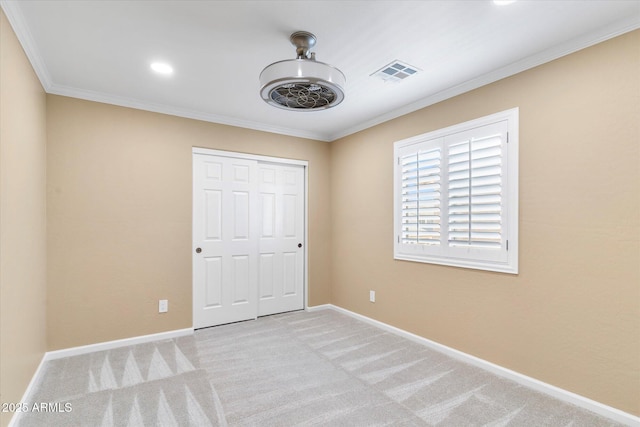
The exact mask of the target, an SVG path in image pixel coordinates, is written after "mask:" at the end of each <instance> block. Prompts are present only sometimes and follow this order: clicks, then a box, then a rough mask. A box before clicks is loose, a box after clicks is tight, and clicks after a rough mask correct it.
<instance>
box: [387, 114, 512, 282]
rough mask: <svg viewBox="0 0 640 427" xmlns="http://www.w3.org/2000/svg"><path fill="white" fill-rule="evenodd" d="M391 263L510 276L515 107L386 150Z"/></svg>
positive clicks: (400, 143) (396, 144) (404, 141)
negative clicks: (390, 163) (390, 167)
mask: <svg viewBox="0 0 640 427" xmlns="http://www.w3.org/2000/svg"><path fill="white" fill-rule="evenodd" d="M394 224H395V225H394V227H395V230H394V231H395V233H394V234H395V237H394V238H395V241H394V258H395V259H399V260H405V261H417V262H426V263H433V264H444V265H451V266H456V267H466V268H475V269H481V270H490V271H499V272H504V273H513V274H517V273H518V109H517V108H514V109H511V110H507V111H503V112H500V113H496V114H492V115H490V116H486V117H482V118H480V119H476V120H472V121H469V122H466V123H462V124H459V125H455V126H451V127H448V128H445V129H440V130H437V131H434V132H429V133H426V134H423V135H418V136H416V137H413V138H409V139H405V140H402V141H398V142H396V143H395V144H394Z"/></svg>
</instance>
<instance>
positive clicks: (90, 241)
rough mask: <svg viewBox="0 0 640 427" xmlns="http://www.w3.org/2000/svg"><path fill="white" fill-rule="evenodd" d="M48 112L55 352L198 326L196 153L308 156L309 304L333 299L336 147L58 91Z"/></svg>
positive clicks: (51, 316) (52, 343)
mask: <svg viewBox="0 0 640 427" xmlns="http://www.w3.org/2000/svg"><path fill="white" fill-rule="evenodd" d="M47 117H48V127H47V132H48V133H47V135H48V152H47V166H48V171H47V184H48V185H47V188H48V199H47V202H48V254H49V269H48V280H49V283H48V286H49V302H48V315H47V325H48V346H49V350H55V349H60V348H67V347H73V346H78V345H84V344H91V343H97V342H102V341H109V340H114V339H120V338H127V337H132V336H138V335H145V334H152V333H157V332H163V331H168V330H174V329H181V328H189V327H191V326H192V310H191V305H192V300H191V193H192V174H191V160H192V158H191V148H192V147H194V146H196V147H207V148H215V149H220V150H229V151H238V152H243V153H255V154H261V155H268V156H277V157H286V158H293V159H302V160H308V161H309V223H310V228H309V242H308V248H309V302H310V305H318V304H325V303H328V302H329V301H330V295H329V290H330V284H329V277H330V275H329V271H328V266H329V264H330V260H329V258H330V253H329V249H330V240H329V235H330V222H329V221H330V200H329V164H330V158H329V156H330V146H329V144H327V143H326V142H320V141H311V140H305V139H300V138H293V137H286V136H281V135H276V134H269V133H264V132H257V131H251V130H247V129H240V128H235V127H231V126H224V125H217V124H212V123H206V122H200V121H196V120H188V119H184V118H178V117H173V116H167V115H162V114H156V113H149V112H145V111H139V110H133V109H129V108H122V107H115V106H112V105H106V104H99V103H95V102H88V101H81V100H77V99H72V98H66V97H60V96H54V95H48V96H47ZM159 299H168V300H169V312H168V313H166V314H158V300H159Z"/></svg>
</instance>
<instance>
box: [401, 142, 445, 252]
mask: <svg viewBox="0 0 640 427" xmlns="http://www.w3.org/2000/svg"><path fill="white" fill-rule="evenodd" d="M440 152H441V150H440V148H439V147H438V148H435V149H431V150H426V151H423V150H419V151H418V152H416V153H412V154H409V155H407V156H403V157H402V158H401V165H402V238H401V239H402V243H405V244H423V245H439V244H440V224H441V221H440V203H441V201H440V199H441V198H440V185H441V184H440V180H441V176H440V173H441V171H440V163H441V155H440Z"/></svg>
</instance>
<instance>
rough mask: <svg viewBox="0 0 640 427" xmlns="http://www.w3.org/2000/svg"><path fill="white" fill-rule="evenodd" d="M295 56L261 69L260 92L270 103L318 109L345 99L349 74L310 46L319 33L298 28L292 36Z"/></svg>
mask: <svg viewBox="0 0 640 427" xmlns="http://www.w3.org/2000/svg"><path fill="white" fill-rule="evenodd" d="M289 40H290V41H291V44H293V45H294V46H296V55H297V57H296V59H288V60H284V61H278V62H274V63H273V64H271V65H269V66H267V67H266V68H265V69H264V70H262V73H260V96H261V97H262V99H263V100H264V101H266V102H267V103H268V104H269V105H273V106H274V107H278V108H283V109H285V110H290V111H318V110H325V109H327V108H332V107H335V106H336V105H338V104H340V103H341V102H342V100H343V99H344V85H345V82H346V78H345V76H344V74H343V73H342V72H341V71H340V70H338V69H337V68H335V67H333V66H331V65H329V64H325V63H324V62H319V61H316V59H315V53H312V52H310V49H311V48H312V47H313V46H315V44H316V36H314V35H313V34H311V33H309V32H307V31H297V32H295V33H293V34H291V37H289Z"/></svg>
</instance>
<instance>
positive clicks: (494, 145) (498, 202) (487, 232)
mask: <svg viewBox="0 0 640 427" xmlns="http://www.w3.org/2000/svg"><path fill="white" fill-rule="evenodd" d="M448 155H449V161H448V167H449V180H448V181H449V182H448V191H449V197H448V214H449V221H448V232H449V239H448V240H449V245H450V246H473V247H482V248H496V249H500V248H501V246H502V191H503V188H502V137H501V135H500V134H497V135H491V136H487V137H484V138H478V139H475V138H472V139H469V140H466V141H463V142H459V143H456V144H452V145H450V146H449V147H448Z"/></svg>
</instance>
